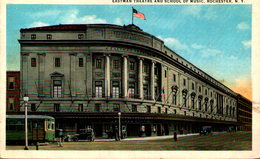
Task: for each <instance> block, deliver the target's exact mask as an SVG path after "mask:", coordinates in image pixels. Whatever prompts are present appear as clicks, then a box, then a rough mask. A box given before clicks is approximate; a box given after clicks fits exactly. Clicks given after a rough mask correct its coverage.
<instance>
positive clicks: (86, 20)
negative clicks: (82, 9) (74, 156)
mask: <svg viewBox="0 0 260 159" xmlns="http://www.w3.org/2000/svg"><path fill="white" fill-rule="evenodd" d="M78 13H79V10H77V9H74V10H70V11H67V13H66V14H65V15H64V16H62V17H61V22H62V23H63V24H93V23H106V22H107V21H106V20H105V19H101V18H97V16H96V15H86V16H83V17H79V15H78Z"/></svg>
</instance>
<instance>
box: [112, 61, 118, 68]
mask: <svg viewBox="0 0 260 159" xmlns="http://www.w3.org/2000/svg"><path fill="white" fill-rule="evenodd" d="M113 68H114V69H115V70H118V69H119V60H114V62H113Z"/></svg>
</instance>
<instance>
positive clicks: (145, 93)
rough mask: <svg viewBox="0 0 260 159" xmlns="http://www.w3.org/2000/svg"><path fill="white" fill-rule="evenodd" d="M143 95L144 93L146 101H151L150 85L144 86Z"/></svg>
mask: <svg viewBox="0 0 260 159" xmlns="http://www.w3.org/2000/svg"><path fill="white" fill-rule="evenodd" d="M143 90H144V91H143V93H144V99H149V92H148V85H146V84H144V85H143Z"/></svg>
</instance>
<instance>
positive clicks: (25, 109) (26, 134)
mask: <svg viewBox="0 0 260 159" xmlns="http://www.w3.org/2000/svg"><path fill="white" fill-rule="evenodd" d="M23 101H24V113H25V147H24V150H29V146H28V117H27V108H28V101H29V97H28V96H24V97H23Z"/></svg>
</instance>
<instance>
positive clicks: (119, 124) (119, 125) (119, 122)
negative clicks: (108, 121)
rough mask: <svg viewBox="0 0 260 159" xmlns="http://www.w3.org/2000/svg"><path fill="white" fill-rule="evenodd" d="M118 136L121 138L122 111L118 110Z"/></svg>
mask: <svg viewBox="0 0 260 159" xmlns="http://www.w3.org/2000/svg"><path fill="white" fill-rule="evenodd" d="M118 131H119V132H118V138H119V141H120V140H121V112H118Z"/></svg>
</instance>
